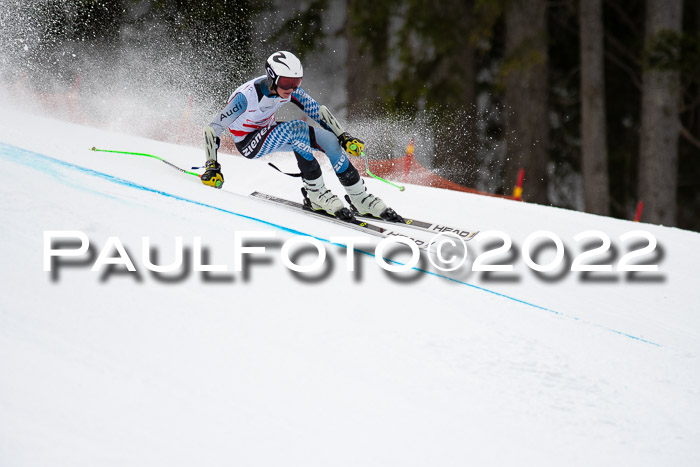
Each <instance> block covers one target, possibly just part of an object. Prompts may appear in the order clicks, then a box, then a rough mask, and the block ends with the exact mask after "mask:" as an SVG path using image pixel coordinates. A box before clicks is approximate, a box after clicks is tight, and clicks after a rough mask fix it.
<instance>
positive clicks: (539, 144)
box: [504, 0, 549, 204]
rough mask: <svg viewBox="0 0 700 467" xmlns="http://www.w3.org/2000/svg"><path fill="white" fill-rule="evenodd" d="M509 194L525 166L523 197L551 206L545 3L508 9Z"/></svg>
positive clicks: (519, 1) (518, 1)
mask: <svg viewBox="0 0 700 467" xmlns="http://www.w3.org/2000/svg"><path fill="white" fill-rule="evenodd" d="M505 17H506V44H505V55H506V63H505V65H504V66H505V67H506V68H505V86H506V90H505V105H506V109H507V112H508V116H507V133H508V134H507V143H508V151H507V158H506V162H505V164H504V170H505V174H504V180H505V181H506V187H505V189H506V192H509V191H510V190H512V188H513V186H515V182H516V177H517V173H518V169H519V168H524V169H525V183H524V186H523V195H524V196H523V198H524V199H525V200H527V201H531V202H535V203H540V204H547V203H548V196H547V184H548V175H547V162H548V160H549V155H548V146H549V116H548V93H549V85H548V70H549V67H548V51H547V46H548V41H547V1H546V0H532V1H528V2H525V1H523V0H513V1H512V2H510V4H509V7H508V10H507V11H506V16H505Z"/></svg>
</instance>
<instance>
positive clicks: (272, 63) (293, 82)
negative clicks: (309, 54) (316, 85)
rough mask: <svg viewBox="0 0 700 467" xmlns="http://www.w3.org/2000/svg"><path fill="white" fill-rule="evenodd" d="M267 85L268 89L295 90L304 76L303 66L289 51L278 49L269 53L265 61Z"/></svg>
mask: <svg viewBox="0 0 700 467" xmlns="http://www.w3.org/2000/svg"><path fill="white" fill-rule="evenodd" d="M265 71H266V72H267V85H268V87H269V88H270V89H277V88H280V89H285V90H288V89H292V90H296V88H298V87H299V85H300V84H301V79H302V78H303V77H304V68H302V66H301V62H300V61H299V59H298V58H297V57H296V56H295V55H294V54H293V53H291V52H286V51H279V52H275V53H273V54H272V55H270V56H269V57H268V59H267V62H265Z"/></svg>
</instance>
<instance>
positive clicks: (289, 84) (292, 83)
mask: <svg viewBox="0 0 700 467" xmlns="http://www.w3.org/2000/svg"><path fill="white" fill-rule="evenodd" d="M299 85H301V78H288V77H286V76H280V77H279V78H277V87H278V88H279V89H283V90H285V91H289V90H290V89H291V90H292V91H296V90H297V88H298V87H299Z"/></svg>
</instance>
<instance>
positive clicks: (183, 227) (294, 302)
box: [0, 109, 700, 467]
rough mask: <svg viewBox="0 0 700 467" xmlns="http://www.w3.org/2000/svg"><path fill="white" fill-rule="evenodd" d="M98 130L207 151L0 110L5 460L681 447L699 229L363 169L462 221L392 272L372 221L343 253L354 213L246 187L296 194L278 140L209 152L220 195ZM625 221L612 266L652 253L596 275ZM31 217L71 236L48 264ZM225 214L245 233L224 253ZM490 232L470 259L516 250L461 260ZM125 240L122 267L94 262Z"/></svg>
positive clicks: (689, 385)
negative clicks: (221, 181) (453, 247)
mask: <svg viewBox="0 0 700 467" xmlns="http://www.w3.org/2000/svg"><path fill="white" fill-rule="evenodd" d="M164 131H167V129H164ZM369 144H370V146H369V148H370V149H371V141H369ZM93 146H96V147H97V148H102V149H114V150H123V151H132V152H139V153H148V154H154V155H157V156H159V157H162V158H165V159H166V160H168V161H169V162H171V163H173V164H175V165H178V166H180V167H184V168H188V169H189V168H190V167H192V166H196V165H201V164H202V162H203V151H202V149H201V148H194V147H181V146H176V145H171V144H165V143H161V142H157V141H153V140H146V139H141V138H136V137H133V136H128V135H124V134H115V133H110V132H106V131H101V130H96V129H93V128H89V127H83V126H77V125H74V124H68V123H63V122H60V121H55V120H50V119H48V118H44V117H42V116H38V115H26V114H23V113H21V112H19V111H11V110H8V109H3V110H2V111H1V112H0V167H1V168H2V169H1V170H0V193H2V195H1V196H2V203H1V204H0V213H1V214H0V217H1V219H2V226H1V227H0V235H1V236H0V253H1V254H2V266H1V269H0V273H1V276H0V279H1V281H0V283H1V284H2V289H3V293H2V294H0V420H2V422H1V423H0V465H2V466H6V467H18V466H37V465H52V466H71V467H76V466H95V465H115V466H116V465H123V466H154V465H168V466H191V465H206V466H219V465H220V466H231V465H236V466H239V465H240V466H254V465H255V466H271V465H299V466H302V465H303V466H324V467H325V466H353V467H354V466H458V465H552V466H561V465H581V466H590V465H630V466H645V465H649V466H658V465H674V466H697V465H700V372H699V371H698V370H699V369H700V305H699V304H698V303H699V302H700V300H699V299H700V291H699V289H700V282H699V280H698V277H699V276H698V273H697V267H698V264H699V263H700V235H699V234H697V233H693V232H687V231H682V230H678V229H673V228H666V227H661V226H654V225H648V224H635V223H632V222H627V221H621V220H615V219H610V218H605V217H598V216H593V215H588V214H584V213H579V212H571V211H566V210H561V209H555V208H551V207H545V206H537V205H531V204H526V203H518V202H513V201H507V200H501V199H495V198H488V197H481V196H477V195H470V194H465V193H458V192H449V191H443V190H437V189H431V188H426V187H420V186H408V187H407V189H406V190H405V192H399V191H398V190H396V189H395V188H392V187H390V186H389V185H386V184H382V183H381V182H377V181H375V180H373V179H369V178H368V179H366V183H367V185H368V186H369V188H370V190H371V191H373V192H374V193H376V194H378V195H379V196H381V197H382V198H384V199H385V200H386V201H387V202H388V203H389V204H390V205H392V206H393V207H394V208H395V209H396V210H397V211H399V212H400V213H402V214H404V215H405V216H411V217H415V218H417V219H426V220H432V221H435V222H440V223H444V224H446V225H450V226H458V227H463V228H466V229H478V230H480V231H481V232H482V233H480V234H479V235H478V236H477V237H476V238H474V239H473V240H472V241H470V242H469V243H468V244H467V245H468V247H469V256H468V259H467V261H466V262H465V264H464V265H463V266H462V267H460V268H458V269H456V270H455V271H452V272H447V271H441V270H439V269H437V268H436V267H435V266H433V265H431V264H430V262H429V261H428V257H429V256H430V255H432V256H430V257H431V258H435V255H434V253H424V254H423V257H422V260H421V262H420V263H419V264H418V265H417V266H416V267H415V268H414V269H411V270H410V271H407V272H397V273H390V272H387V271H385V270H384V268H382V267H380V265H379V264H378V263H377V258H375V256H374V253H375V250H374V246H375V245H376V243H377V242H378V240H379V239H373V240H372V242H373V243H368V244H366V245H361V246H358V247H357V248H358V250H359V249H362V250H363V251H365V252H366V253H361V252H359V251H358V252H356V254H355V258H354V260H353V262H352V264H350V265H351V266H354V271H348V264H349V263H348V260H347V257H348V250H347V249H345V248H344V247H343V246H341V245H340V244H346V243H343V242H342V241H338V239H337V238H336V237H343V236H345V237H348V236H350V237H357V236H360V235H361V234H360V233H358V232H356V231H353V230H349V229H348V228H346V227H344V226H337V225H334V224H331V223H328V222H326V221H324V220H318V219H315V218H312V217H310V216H308V215H304V214H300V213H297V212H293V211H290V210H288V209H282V208H278V207H276V206H273V205H269V204H265V203H263V202H260V201H257V200H253V199H249V198H247V197H246V196H245V195H247V194H249V193H250V192H252V191H255V190H257V191H262V192H266V193H270V194H274V195H277V196H281V197H286V198H289V199H295V200H298V199H299V197H300V195H299V186H300V183H299V180H298V179H294V178H291V177H287V176H285V175H283V174H280V173H279V172H276V171H274V170H272V169H271V168H270V167H268V166H267V164H266V162H268V161H269V160H273V161H274V162H275V163H276V164H277V165H279V166H280V168H282V169H283V170H287V171H293V170H294V169H295V167H294V160H293V157H291V155H290V154H280V155H279V156H276V157H273V158H271V159H263V160H255V161H249V160H246V159H243V158H240V157H234V156H231V155H225V154H223V155H221V156H220V161H221V162H222V165H223V168H224V176H225V177H226V183H225V185H224V187H223V189H222V190H215V189H212V188H208V187H205V186H204V185H202V184H201V183H200V182H199V181H198V179H197V178H195V177H193V176H191V175H187V174H184V173H182V172H179V171H177V170H174V169H172V168H171V167H169V166H168V165H166V164H163V163H161V162H159V161H158V160H156V159H153V158H148V157H144V156H132V155H123V154H115V153H100V152H92V151H90V150H89V149H90V148H91V147H93ZM323 168H324V172H325V173H326V180H327V181H328V184H329V185H330V186H331V188H333V189H334V190H335V191H336V193H339V194H340V193H342V188H341V187H340V186H339V184H338V183H337V180H335V178H334V177H333V175H332V173H331V170H330V167H329V166H328V165H327V163H324V164H323ZM526 189H527V188H526ZM241 195H243V196H241ZM494 230H495V231H501V232H502V234H491V233H488V231H494ZM541 230H546V231H549V232H551V233H552V234H553V235H554V236H555V237H556V238H559V239H561V241H562V243H563V247H564V250H563V251H564V252H565V255H564V258H563V259H562V262H561V263H560V265H559V266H557V267H555V268H554V269H553V270H552V271H549V272H542V273H538V272H537V271H535V270H534V268H533V267H532V266H531V265H528V264H527V263H526V260H525V257H524V255H523V252H524V250H526V249H528V248H526V247H527V246H528V245H526V243H528V242H529V241H528V237H530V236H531V234H533V233H534V232H537V231H541ZM591 230H595V231H599V232H602V233H603V234H604V236H605V237H607V238H609V239H610V241H611V246H610V248H609V250H608V251H607V252H605V253H603V254H601V255H598V256H596V257H594V258H591V259H590V260H584V261H582V262H583V264H591V263H596V264H602V265H605V264H610V265H611V266H612V271H608V272H590V273H584V272H572V271H571V270H570V269H571V264H572V263H573V261H574V260H575V259H576V258H577V257H578V256H579V255H580V254H581V252H583V251H589V250H593V249H594V248H596V247H598V246H600V245H601V244H602V243H603V240H602V239H597V237H595V236H593V237H590V236H589V237H587V238H579V239H578V240H575V239H574V237H576V236H577V234H580V233H582V232H587V231H591ZM639 230H642V231H644V232H647V233H648V234H650V236H651V237H653V239H655V240H656V242H657V244H656V247H655V248H654V249H653V251H651V252H649V253H647V252H643V253H642V254H641V256H639V257H638V258H636V259H633V260H632V261H631V263H632V264H635V263H639V264H647V265H658V271H656V272H653V271H652V272H638V273H626V272H621V271H617V270H616V268H617V266H618V264H619V262H620V261H621V260H622V258H623V257H624V256H625V255H626V254H627V253H628V252H629V251H636V250H639V249H640V248H643V247H645V246H646V245H648V244H649V240H647V239H645V238H643V237H640V236H639V234H635V235H636V237H634V238H631V239H626V240H623V239H621V238H620V237H621V236H624V234H626V233H628V232H634V231H639ZM49 231H78V232H82V233H84V234H85V236H86V237H87V238H88V239H89V244H90V248H89V250H88V251H87V252H85V253H84V254H81V255H80V256H77V257H73V258H59V259H58V260H57V261H55V262H54V263H53V265H52V270H51V271H50V272H48V271H45V270H44V259H45V248H46V246H47V245H46V242H45V232H49ZM244 232H247V233H248V234H250V235H251V236H252V237H253V238H252V240H249V241H248V242H247V243H246V245H248V246H257V247H264V248H265V250H264V252H258V253H254V254H252V255H248V256H246V258H248V260H247V261H246V262H245V264H244V267H243V269H242V271H235V270H234V266H235V265H234V258H235V256H236V248H235V246H234V245H235V238H236V237H237V236H240V235H241V233H244ZM406 232H408V231H406ZM408 233H410V232H408ZM414 234H415V235H416V236H418V233H415V232H414ZM497 235H500V236H497ZM302 236H311V237H314V238H316V239H318V241H319V242H320V243H321V245H322V246H323V248H324V251H326V253H327V258H326V261H325V262H324V264H323V266H322V267H321V270H320V272H319V271H313V272H309V273H299V274H294V273H292V272H291V271H290V269H289V268H288V267H287V266H286V265H285V264H284V263H283V260H282V254H281V253H282V248H283V247H284V246H285V245H286V243H287V242H288V241H290V240H292V239H297V238H299V237H302ZM112 237H116V239H115V238H112ZM178 237H181V238H182V242H183V250H184V258H185V259H184V265H183V266H182V267H181V268H179V269H177V270H176V271H173V272H169V273H155V272H151V271H150V270H149V269H148V268H147V267H146V266H145V262H144V261H145V259H144V258H145V257H147V256H149V255H146V254H144V250H143V248H142V244H143V242H144V238H147V239H148V241H149V242H150V244H149V245H150V248H151V249H152V250H153V251H152V254H151V255H150V260H151V261H152V262H153V263H155V264H157V265H167V264H170V263H172V262H173V261H174V260H175V259H176V255H177V251H179V249H178V248H177V243H176V242H177V238H178ZM503 238H507V239H508V238H509V239H511V240H512V245H511V247H510V249H508V251H506V252H503V253H498V252H497V253H495V255H494V256H493V257H490V258H487V259H486V260H485V264H491V265H493V264H501V265H504V264H511V265H513V271H510V272H508V271H506V272H489V273H487V272H473V271H471V269H472V266H473V263H474V259H475V258H476V257H477V255H479V254H481V253H483V252H485V251H489V250H494V249H496V248H498V247H500V246H501V245H503V244H504V241H507V240H503ZM538 238H539V240H538V239H535V240H533V241H535V243H533V245H532V246H530V247H529V254H530V256H531V257H532V258H533V260H534V261H535V262H536V263H538V264H542V265H546V264H547V263H549V262H550V261H554V259H555V248H554V246H553V245H554V243H553V241H552V240H547V239H546V238H545V237H542V236H539V237H538ZM623 238H627V237H623ZM331 239H333V243H331V242H330V240H331ZM306 240H308V237H307V238H306ZM197 242H200V243H199V244H197ZM538 242H539V243H540V244H541V246H539V247H537V246H536V245H535V244H537V243H538ZM250 243H253V244H254V245H251V244H250ZM118 245H123V247H124V251H123V252H122V254H120V252H119V249H118ZM200 245H201V248H200ZM291 246H292V245H290V247H291ZM54 247H55V248H63V249H68V248H76V247H77V244H75V242H74V244H72V245H69V244H65V243H64V244H62V245H54ZM103 250H104V251H103ZM148 251H149V250H148V248H146V252H148ZM200 251H201V258H199V259H198V258H196V256H197V255H198V254H199V253H200ZM292 251H296V252H297V254H296V255H292V256H293V257H294V259H295V260H296V262H297V263H298V264H310V263H312V262H313V261H314V259H315V258H316V257H317V254H316V253H315V251H316V250H312V251H308V249H303V250H300V251H299V250H295V249H294V248H292ZM124 255H126V256H127V257H128V258H129V259H130V261H132V262H133V265H134V268H135V270H136V271H134V272H129V271H128V270H127V268H126V267H125V266H124V265H111V266H110V265H109V264H105V263H107V262H109V261H111V260H110V258H112V259H113V260H114V261H117V260H120V258H121V260H122V261H124V259H123V258H124ZM448 256H449V255H448ZM392 259H394V261H396V262H395V263H390V264H393V265H395V266H400V264H406V263H408V261H409V260H410V254H409V253H408V252H407V250H401V251H397V252H394V254H393V256H392ZM200 261H201V263H202V264H205V265H211V266H215V265H218V266H220V267H221V268H226V271H215V272H197V271H194V270H193V269H194V265H195V264H198V263H199V262H200ZM93 265H96V266H98V267H97V268H96V269H97V270H96V271H93V270H92V268H93Z"/></svg>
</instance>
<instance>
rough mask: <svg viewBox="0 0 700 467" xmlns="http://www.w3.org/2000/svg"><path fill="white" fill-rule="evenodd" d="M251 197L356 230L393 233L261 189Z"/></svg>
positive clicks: (377, 234)
mask: <svg viewBox="0 0 700 467" xmlns="http://www.w3.org/2000/svg"><path fill="white" fill-rule="evenodd" d="M250 196H251V197H253V198H256V199H261V200H263V201H269V202H271V203H274V204H277V205H282V206H287V207H290V208H294V209H297V210H299V211H302V212H304V213H307V214H311V215H313V216H316V217H319V218H321V219H324V220H327V221H330V222H333V223H336V224H340V225H344V226H346V227H350V228H353V229H355V230H359V231H361V232H365V233H368V234H370V235H375V236H377V237H382V238H386V237H387V236H389V235H391V233H390V231H389V229H386V228H384V227H380V226H378V225H374V224H370V223H369V222H366V221H363V220H360V219H357V218H354V217H351V218H349V219H340V218H338V217H335V216H333V215H331V214H328V213H327V212H325V211H314V210H313V209H309V208H307V207H305V206H304V205H303V204H302V203H297V202H296V201H290V200H288V199H284V198H278V197H277V196H273V195H268V194H266V193H260V192H259V191H255V192H253V193H251V194H250Z"/></svg>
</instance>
